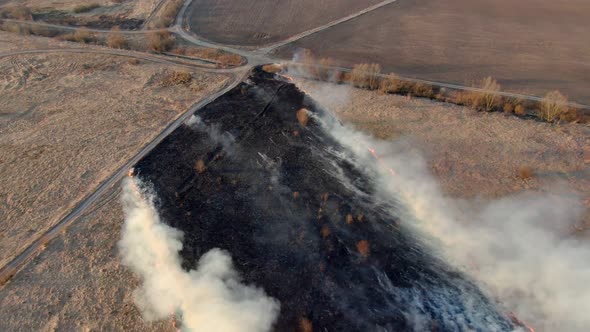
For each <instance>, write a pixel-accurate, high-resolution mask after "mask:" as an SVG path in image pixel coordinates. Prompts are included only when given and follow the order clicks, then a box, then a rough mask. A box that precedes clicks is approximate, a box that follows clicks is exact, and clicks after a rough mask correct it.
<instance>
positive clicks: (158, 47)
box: [148, 31, 175, 53]
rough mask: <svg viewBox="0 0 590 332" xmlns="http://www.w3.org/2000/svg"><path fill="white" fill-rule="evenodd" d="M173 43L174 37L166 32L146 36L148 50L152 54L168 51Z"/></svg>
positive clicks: (154, 32) (156, 32)
mask: <svg viewBox="0 0 590 332" xmlns="http://www.w3.org/2000/svg"><path fill="white" fill-rule="evenodd" d="M174 43H175V38H174V36H173V35H172V34H171V33H170V32H168V31H153V32H150V33H149V35H148V48H149V49H150V50H151V51H154V52H159V53H161V52H166V51H169V50H170V49H171V48H172V47H173V46H174Z"/></svg>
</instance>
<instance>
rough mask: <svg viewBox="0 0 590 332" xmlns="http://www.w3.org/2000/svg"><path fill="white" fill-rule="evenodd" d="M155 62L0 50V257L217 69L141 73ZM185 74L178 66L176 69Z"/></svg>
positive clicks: (57, 213)
mask: <svg viewBox="0 0 590 332" xmlns="http://www.w3.org/2000/svg"><path fill="white" fill-rule="evenodd" d="M161 67H162V65H153V64H149V63H143V64H141V65H139V64H138V65H134V66H130V65H128V63H127V59H125V58H122V57H109V56H100V55H98V56H97V55H91V54H67V55H60V54H50V55H38V56H19V57H16V58H14V57H13V58H3V59H0V72H1V73H2V74H1V75H0V108H1V109H2V117H0V133H1V141H2V142H5V143H4V144H2V145H0V155H2V163H0V174H2V176H1V177H0V179H1V180H0V197H1V198H2V201H4V202H5V206H3V207H2V209H0V219H2V220H4V221H6V222H4V223H3V225H2V231H3V232H4V234H9V235H10V236H6V237H2V238H0V265H3V264H5V263H6V261H7V260H8V259H9V258H10V257H12V256H13V255H15V254H16V253H18V252H19V251H20V250H21V249H22V247H23V246H26V245H27V244H28V243H30V241H32V240H33V239H34V238H35V237H36V236H38V235H39V234H41V233H42V232H44V231H45V230H46V229H47V227H49V226H50V225H52V224H54V223H56V222H57V221H58V220H59V219H60V218H61V217H63V215H64V214H65V213H67V212H68V211H69V210H70V209H72V208H73V206H74V205H75V204H76V203H77V202H79V201H80V200H81V199H82V197H84V196H86V195H87V194H88V193H89V192H91V190H93V189H94V188H95V187H96V186H97V185H98V183H100V182H101V181H103V180H104V179H105V178H106V177H108V176H109V175H110V174H112V173H113V172H114V171H115V170H116V169H117V168H118V167H120V165H122V164H123V163H124V162H125V161H127V160H128V159H129V158H131V156H133V155H134V154H135V153H137V151H139V149H141V147H143V146H144V145H145V144H146V143H147V142H148V141H149V140H151V139H152V138H153V137H154V136H155V135H157V133H159V131H160V130H161V129H162V128H163V127H164V126H166V125H167V124H168V123H169V122H170V121H171V120H172V119H174V118H175V117H176V116H177V115H178V114H179V113H180V112H182V111H185V110H186V109H188V108H189V107H190V105H191V104H192V103H194V102H195V101H196V100H198V99H200V98H201V97H203V96H204V95H206V94H208V93H210V92H211V91H213V90H216V89H218V88H219V87H220V85H221V84H222V82H223V81H224V80H225V79H226V77H220V76H216V75H210V74H202V73H192V74H191V76H192V77H193V78H192V79H194V80H196V81H198V84H192V83H191V84H190V86H186V85H185V84H180V85H177V86H175V87H174V88H167V87H161V86H159V85H157V84H153V83H152V82H151V80H152V77H159V76H161V75H162V74H161V71H162V70H161ZM177 77H179V79H180V81H181V83H185V82H186V81H187V77H186V75H185V74H181V75H179V76H177Z"/></svg>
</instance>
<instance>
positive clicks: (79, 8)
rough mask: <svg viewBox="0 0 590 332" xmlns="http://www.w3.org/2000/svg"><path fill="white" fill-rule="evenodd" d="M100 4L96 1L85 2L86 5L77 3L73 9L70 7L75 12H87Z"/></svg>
mask: <svg viewBox="0 0 590 332" xmlns="http://www.w3.org/2000/svg"><path fill="white" fill-rule="evenodd" d="M99 7H100V5H99V4H97V3H91V4H87V5H79V6H76V7H74V9H72V11H73V12H74V13H76V14H80V13H87V12H89V11H92V10H94V9H96V8H99Z"/></svg>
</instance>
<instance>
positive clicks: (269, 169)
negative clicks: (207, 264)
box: [136, 70, 515, 331]
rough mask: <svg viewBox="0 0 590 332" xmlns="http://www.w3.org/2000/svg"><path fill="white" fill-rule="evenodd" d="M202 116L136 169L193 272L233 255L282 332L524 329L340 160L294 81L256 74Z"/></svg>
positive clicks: (367, 179) (315, 109) (362, 173)
mask: <svg viewBox="0 0 590 332" xmlns="http://www.w3.org/2000/svg"><path fill="white" fill-rule="evenodd" d="M302 108H305V109H306V110H307V111H300V110H301V109H302ZM298 112H299V113H298ZM298 114H299V116H298ZM195 115H196V117H195V118H193V119H192V120H191V121H190V122H189V123H187V125H185V126H181V127H179V128H178V129H177V130H176V131H175V132H174V133H173V134H172V135H170V136H169V137H168V138H167V139H166V140H165V141H164V142H162V143H161V144H160V145H159V146H158V147H157V148H156V149H154V150H153V151H152V153H151V154H150V155H149V156H147V157H146V158H145V159H143V160H142V161H140V162H139V163H138V165H137V168H136V173H137V174H138V177H139V178H140V179H141V180H142V181H144V182H145V183H147V184H148V185H149V186H151V187H152V189H153V190H154V192H155V193H156V195H157V200H156V202H155V206H156V209H157V210H158V213H159V214H160V216H161V218H162V220H164V221H165V222H166V223H167V224H169V225H170V226H172V227H174V228H176V229H179V230H180V231H182V232H183V233H184V237H183V249H182V251H181V257H182V259H183V266H184V268H185V269H187V270H188V269H192V268H194V266H195V265H196V264H197V262H198V260H199V258H200V257H201V256H202V255H203V254H205V253H206V252H208V251H209V250H211V249H213V248H220V249H223V250H226V251H227V252H229V253H230V254H231V256H232V258H233V261H234V264H235V268H236V270H237V271H238V272H239V274H240V275H241V277H242V281H243V282H244V283H245V284H249V285H255V286H257V287H260V288H262V289H264V291H265V292H266V293H267V294H268V295H269V296H271V297H273V298H275V299H276V300H278V301H279V302H280V307H281V309H280V315H279V317H278V320H277V322H276V323H275V325H274V328H273V329H274V330H275V331H302V330H303V331H310V330H306V328H313V331H424V330H430V331H457V330H474V331H490V330H492V331H493V330H497V331H510V330H513V329H514V328H515V326H514V323H513V322H512V320H511V319H510V318H509V317H508V316H507V315H506V314H505V313H504V312H503V311H502V310H500V309H499V308H498V307H497V306H496V303H495V302H494V301H492V300H490V299H488V298H486V296H484V294H483V293H482V292H481V291H480V290H479V289H478V287H477V286H476V285H475V284H474V283H473V282H471V281H470V280H469V279H468V278H467V277H466V276H464V275H462V274H461V273H459V272H457V271H456V270H454V269H453V268H451V267H450V266H448V265H447V264H445V262H443V261H441V260H440V259H438V258H436V257H437V256H436V255H435V254H434V253H431V252H429V250H428V249H427V247H426V245H425V244H424V243H422V242H421V239H420V238H417V237H416V236H415V235H413V234H412V233H411V232H408V231H406V230H405V229H404V227H402V226H401V225H400V223H399V220H398V219H397V218H396V216H395V213H392V211H395V210H396V209H397V208H398V207H397V204H398V203H397V202H395V201H394V200H384V199H382V198H379V197H378V196H377V195H376V189H375V187H376V183H375V181H376V180H375V179H376V177H374V176H373V174H372V173H371V170H370V169H365V168H362V167H359V166H358V164H356V163H354V162H352V161H350V160H349V159H347V158H342V156H343V155H346V151H345V148H344V147H342V146H341V145H340V144H339V143H338V141H337V140H335V139H334V138H333V137H332V136H331V135H330V134H329V133H327V132H326V130H325V129H324V127H323V126H322V125H321V121H320V120H319V119H320V118H324V119H325V118H327V117H328V118H329V117H330V115H329V114H327V112H326V111H324V110H322V108H321V107H320V106H319V105H317V104H316V103H314V101H313V100H311V99H310V98H309V97H307V96H306V95H305V94H304V93H303V92H301V91H300V90H299V89H297V87H296V86H295V85H293V84H291V83H290V82H287V81H285V80H283V79H280V78H277V77H274V76H273V75H272V74H268V73H265V72H263V71H261V70H255V71H254V72H253V73H252V75H251V76H250V78H249V80H247V81H246V82H244V83H242V84H240V85H238V86H237V87H236V88H234V89H233V90H232V91H230V92H229V93H228V94H226V95H224V96H222V97H221V98H219V99H218V100H216V101H215V102H213V103H212V104H209V105H208V106H207V107H205V108H204V109H202V110H199V111H198V112H197V113H196V114H195ZM145 245H146V246H147V245H149V243H146V244H145Z"/></svg>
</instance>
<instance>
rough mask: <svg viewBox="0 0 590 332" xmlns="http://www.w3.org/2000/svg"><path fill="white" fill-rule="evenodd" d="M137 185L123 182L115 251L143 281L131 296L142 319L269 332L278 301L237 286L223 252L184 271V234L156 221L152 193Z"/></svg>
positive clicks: (191, 327)
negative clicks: (121, 217) (173, 317)
mask: <svg viewBox="0 0 590 332" xmlns="http://www.w3.org/2000/svg"><path fill="white" fill-rule="evenodd" d="M140 186H141V184H140V183H139V181H138V180H136V179H132V178H127V179H125V180H124V182H123V194H122V203H123V209H124V212H125V223H124V226H123V231H122V239H121V241H120V242H119V249H120V252H121V255H122V259H123V264H125V265H126V266H128V267H129V268H130V269H131V270H133V272H135V273H136V274H137V275H138V276H139V277H140V278H141V279H142V286H141V288H139V289H137V290H136V291H135V293H134V298H135V302H136V304H137V306H138V307H139V309H140V310H141V312H142V314H143V316H144V318H145V319H146V320H148V321H152V320H159V319H164V318H167V317H169V316H170V314H171V313H174V314H175V315H176V316H177V318H179V319H180V320H181V321H182V323H181V326H180V329H181V330H182V331H210V332H265V331H270V330H271V328H272V325H273V323H274V322H275V320H276V318H277V316H278V313H279V303H278V302H277V301H276V300H274V299H272V298H270V297H268V296H267V295H266V294H265V293H264V291H263V290H261V289H258V288H255V287H253V286H248V285H244V284H242V283H240V278H239V276H238V274H237V272H236V271H235V270H234V268H233V265H232V260H231V257H230V256H229V254H228V253H227V252H225V251H223V250H219V249H212V250H210V251H209V252H207V253H206V254H204V255H203V256H202V257H201V259H200V260H199V262H198V264H197V267H196V269H195V270H191V271H185V270H184V269H182V267H181V259H180V256H179V254H178V252H179V251H180V250H181V249H182V233H181V232H180V231H178V230H176V229H174V228H171V227H169V226H167V225H166V224H164V223H162V222H161V221H160V218H159V216H158V214H157V212H156V210H155V208H154V205H153V195H150V194H149V193H147V192H146V191H145V190H142V189H140Z"/></svg>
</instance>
